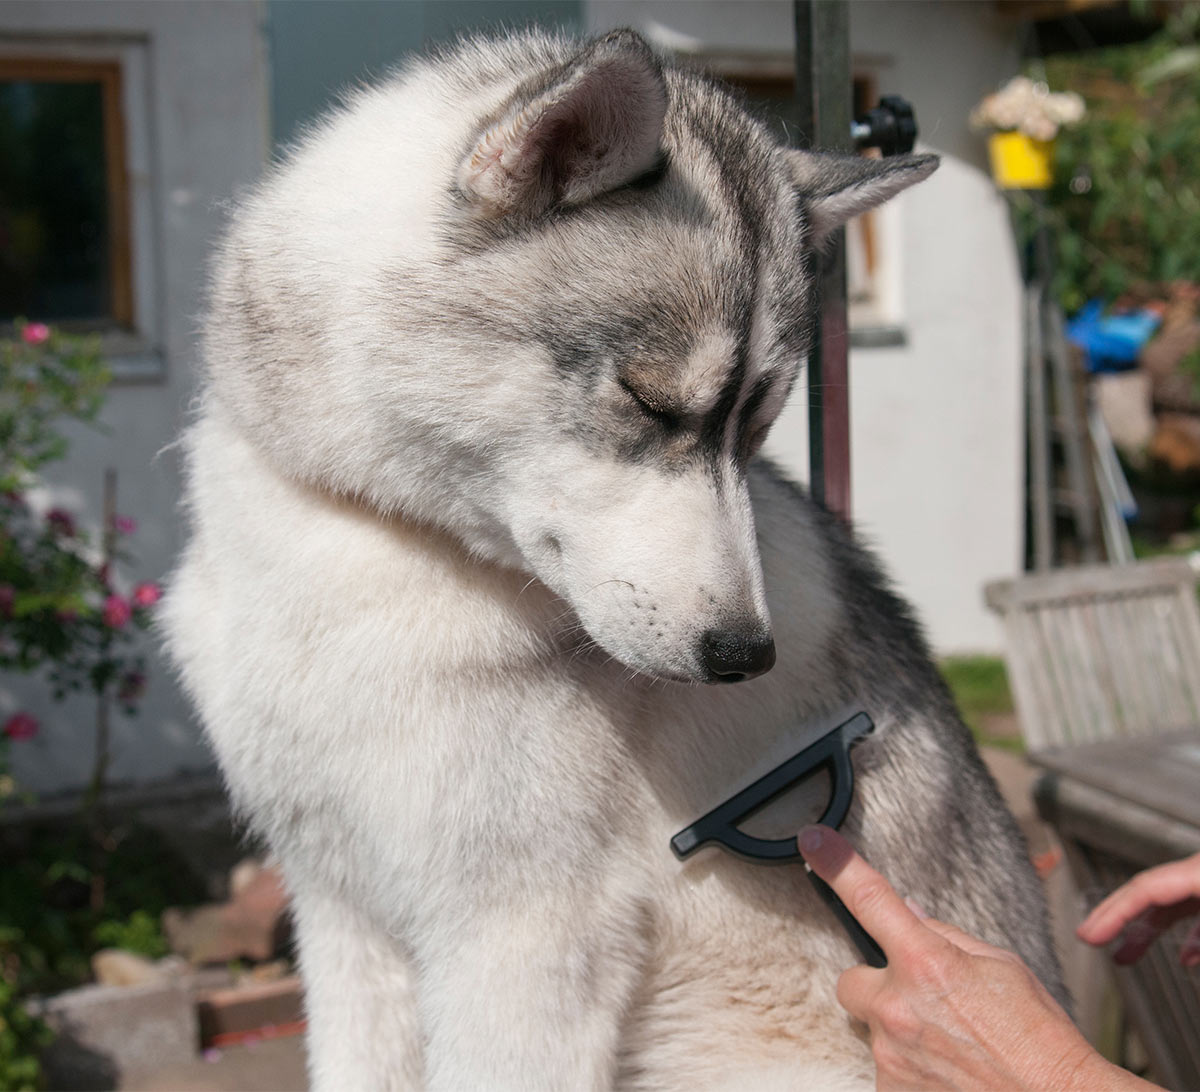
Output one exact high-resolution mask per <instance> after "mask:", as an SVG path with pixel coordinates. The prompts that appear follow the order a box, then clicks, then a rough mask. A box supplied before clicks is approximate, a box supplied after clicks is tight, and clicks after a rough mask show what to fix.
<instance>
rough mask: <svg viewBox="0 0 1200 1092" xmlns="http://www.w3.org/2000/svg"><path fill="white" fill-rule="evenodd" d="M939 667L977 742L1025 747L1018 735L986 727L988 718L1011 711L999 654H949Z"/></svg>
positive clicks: (1010, 692)
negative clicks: (995, 732)
mask: <svg viewBox="0 0 1200 1092" xmlns="http://www.w3.org/2000/svg"><path fill="white" fill-rule="evenodd" d="M938 668H939V670H940V671H941V673H942V678H943V679H945V680H946V684H947V685H948V686H949V687H950V691H951V693H953V694H954V700H955V702H957V703H958V708H959V711H960V712H961V713H962V715H963V720H965V721H966V722H967V727H968V728H970V729H971V732H972V734H973V735H974V736H975V739H976V741H977V742H979V743H981V744H987V745H988V746H990V747H1002V748H1004V749H1005V750H1009V751H1024V750H1025V744H1024V742H1023V741H1022V740H1021V738H1020V736H1012V735H996V734H993V733H991V732H989V731H988V727H987V726H988V720H989V719H990V718H992V717H995V716H1005V715H1011V714H1012V713H1013V712H1014V709H1013V698H1012V691H1011V690H1010V689H1009V686H1008V672H1007V671H1006V670H1005V669H1004V661H1003V660H1002V659H1001V658H1000V657H999V656H948V657H946V658H945V659H944V660H942V661H941V662H940V663H939V664H938Z"/></svg>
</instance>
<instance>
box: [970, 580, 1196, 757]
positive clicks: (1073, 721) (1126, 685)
mask: <svg viewBox="0 0 1200 1092" xmlns="http://www.w3.org/2000/svg"><path fill="white" fill-rule="evenodd" d="M984 594H985V597H986V599H987V604H988V606H989V607H991V608H992V610H994V611H996V612H997V613H998V614H999V615H1000V618H1001V622H1002V624H1003V626H1004V635H1005V659H1006V661H1007V663H1008V672H1009V680H1010V683H1011V685H1012V689H1013V697H1014V698H1015V700H1016V704H1017V713H1018V715H1019V717H1020V721H1021V732H1022V734H1023V735H1024V737H1025V742H1026V744H1027V745H1028V747H1029V749H1030V750H1034V751H1036V750H1041V749H1042V748H1045V747H1053V746H1060V745H1064V744H1070V743H1088V742H1093V741H1098V740H1102V739H1116V738H1121V737H1124V736H1143V735H1160V734H1162V733H1164V732H1171V731H1175V730H1177V729H1180V728H1186V727H1188V726H1192V725H1198V724H1200V607H1198V606H1197V601H1196V574H1195V573H1194V572H1193V571H1192V568H1191V566H1190V565H1189V564H1188V563H1187V562H1186V561H1183V560H1177V559H1169V560H1162V561H1147V562H1141V563H1138V564H1134V565H1125V566H1119V567H1114V566H1107V565H1089V566H1086V567H1081V568H1075V569H1061V570H1058V571H1055V572H1051V573H1041V574H1037V575H1032V576H1025V577H1019V578H1018V579H1016V580H1002V581H997V582H996V583H993V584H989V585H988V586H987V588H986V589H985V593H984Z"/></svg>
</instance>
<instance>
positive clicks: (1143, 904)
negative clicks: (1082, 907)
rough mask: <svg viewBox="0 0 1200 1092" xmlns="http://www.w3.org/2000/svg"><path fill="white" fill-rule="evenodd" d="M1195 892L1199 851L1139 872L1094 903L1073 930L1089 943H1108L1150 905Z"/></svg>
mask: <svg viewBox="0 0 1200 1092" xmlns="http://www.w3.org/2000/svg"><path fill="white" fill-rule="evenodd" d="M1198 895H1200V854H1197V855H1195V856H1193V857H1188V858H1185V859H1184V860H1181V861H1171V862H1169V863H1167V864H1163V865H1158V866H1157V867H1155V868H1151V869H1148V870H1147V871H1145V872H1139V873H1138V874H1137V875H1136V876H1134V877H1133V879H1132V880H1130V881H1129V882H1128V883H1125V884H1122V886H1120V887H1118V888H1117V890H1116V891H1114V892H1113V893H1112V894H1111V895H1109V896H1108V898H1106V899H1105V900H1104V901H1103V902H1101V903H1100V904H1099V905H1098V906H1096V907H1095V909H1093V910H1092V912H1091V913H1090V914H1089V915H1088V916H1087V918H1086V919H1084V921H1083V922H1082V923H1081V924H1080V926H1079V928H1078V929H1077V930H1076V934H1077V935H1078V936H1079V938H1080V939H1081V940H1086V941H1087V942H1088V943H1089V944H1107V943H1108V942H1109V941H1110V940H1112V939H1113V937H1115V936H1116V935H1117V934H1118V933H1119V932H1120V931H1121V930H1122V929H1123V928H1124V927H1125V926H1126V925H1127V924H1128V923H1129V922H1130V921H1132V920H1133V919H1134V918H1136V917H1137V916H1138V915H1139V914H1142V913H1143V912H1145V911H1147V910H1149V909H1150V908H1151V907H1154V906H1163V907H1166V906H1172V905H1174V904H1176V903H1184V902H1186V901H1188V900H1189V899H1192V898H1195V897H1196V896H1198Z"/></svg>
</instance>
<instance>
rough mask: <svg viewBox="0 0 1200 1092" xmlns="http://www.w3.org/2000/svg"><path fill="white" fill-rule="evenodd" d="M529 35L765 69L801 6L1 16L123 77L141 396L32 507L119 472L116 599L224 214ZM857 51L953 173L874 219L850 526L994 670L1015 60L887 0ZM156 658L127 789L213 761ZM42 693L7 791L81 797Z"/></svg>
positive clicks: (186, 387)
mask: <svg viewBox="0 0 1200 1092" xmlns="http://www.w3.org/2000/svg"><path fill="white" fill-rule="evenodd" d="M531 20H536V21H538V22H541V23H542V24H543V25H549V26H553V27H558V28H560V29H565V30H583V29H589V30H602V29H608V28H610V27H614V26H620V25H632V26H635V27H639V28H640V29H642V30H645V31H647V32H650V33H651V36H654V37H657V38H658V39H659V41H661V42H664V43H667V44H670V45H672V46H677V47H678V46H682V47H684V48H691V47H696V46H700V47H703V46H709V47H712V48H718V47H719V48H721V49H724V50H727V51H747V52H763V53H767V54H775V55H778V51H779V50H780V49H781V48H783V49H785V50H786V48H787V43H789V42H790V40H791V4H790V2H789V0H741V2H740V3H737V4H727V3H724V2H712V3H709V2H699V0H689V2H687V3H678V2H674V0H650V2H636V3H635V2H632V0H537V2H533V3H526V2H524V0H501V2H495V3H488V2H484V0H450V2H445V3H424V4H378V3H371V2H367V0H336V2H335V0H309V2H306V3H289V2H282V3H280V2H268V3H256V2H248V0H189V2H188V3H165V2H158V0H144V2H143V0H106V2H105V3H96V2H92V0H59V2H56V3H54V4H48V3H44V2H42V0H6V2H5V3H4V4H2V5H0V50H5V51H7V52H10V53H12V52H22V51H26V50H33V51H40V52H41V53H42V54H45V53H47V52H50V53H58V52H64V53H66V54H68V55H86V56H116V57H120V58H123V59H126V60H127V61H128V62H129V64H130V68H129V72H130V75H131V79H130V80H129V81H128V83H127V88H126V97H127V100H128V104H129V109H130V110H131V111H132V112H133V113H134V114H135V115H137V124H136V125H134V126H132V127H131V131H130V154H129V159H130V167H131V170H132V172H133V180H132V181H133V185H134V188H135V190H136V191H137V208H136V209H135V219H136V220H137V221H138V224H139V227H138V231H137V237H136V240H135V262H136V263H138V268H139V269H140V271H141V275H142V286H141V288H140V289H139V294H138V300H139V309H140V310H139V314H138V325H139V329H140V331H141V334H140V337H139V338H137V339H135V341H134V343H133V344H132V346H130V345H124V346H121V347H120V352H121V360H122V362H123V365H124V368H123V370H124V372H125V375H126V377H127V378H126V379H125V380H124V381H122V382H121V383H120V384H118V386H117V387H116V388H115V389H114V390H113V392H112V394H111V397H110V398H109V401H108V404H107V406H106V408H105V411H104V415H103V424H104V426H105V430H104V431H103V432H97V431H94V430H88V429H76V430H74V432H73V448H72V452H71V456H70V458H69V459H68V460H67V461H66V462H65V463H64V464H62V465H61V466H60V467H57V468H56V469H55V471H54V473H53V475H52V483H51V489H50V492H49V494H48V495H47V496H45V497H44V498H42V501H43V503H45V504H47V505H48V504H50V503H56V504H64V505H66V506H68V507H70V508H72V509H73V510H75V511H78V512H82V513H83V514H84V515H85V517H86V520H87V522H90V523H91V525H92V526H93V527H96V526H98V524H99V513H100V509H101V496H100V494H101V483H102V478H103V470H104V468H105V467H114V468H116V470H117V471H118V474H119V493H120V496H119V504H118V508H119V510H120V511H121V512H122V513H125V514H128V515H131V516H133V517H134V518H135V519H137V520H138V522H139V530H138V532H137V534H136V535H135V536H133V538H132V539H131V540H130V543H129V547H130V552H131V554H132V555H133V560H132V561H131V562H130V564H129V565H127V566H126V569H125V574H126V576H127V578H128V579H130V580H142V579H161V578H162V577H163V576H164V575H165V574H166V573H167V572H168V571H169V569H170V566H171V564H172V562H173V559H174V557H175V556H176V554H177V552H178V550H179V548H180V546H181V544H182V541H183V521H182V516H181V513H180V512H179V511H178V501H179V496H180V472H179V459H178V455H177V453H176V452H175V451H174V450H173V449H172V447H171V444H172V442H173V441H174V439H175V438H176V437H177V436H178V434H179V432H180V431H181V429H182V428H183V426H184V424H185V422H186V420H187V413H188V407H189V403H190V401H191V399H192V397H193V394H194V391H195V368H196V359H195V331H196V328H197V324H198V317H199V315H200V313H201V311H202V307H203V283H204V275H203V270H204V264H205V261H206V257H207V254H208V252H209V250H210V248H211V245H212V242H213V239H214V237H215V235H216V234H217V233H218V232H219V230H220V226H221V224H222V220H223V216H224V210H225V209H226V208H227V207H228V202H229V201H230V199H231V198H233V197H234V196H236V194H237V193H238V191H239V190H240V189H242V188H243V187H245V186H246V185H248V184H249V183H251V182H252V181H253V180H254V178H255V177H256V176H257V174H258V172H259V171H260V169H261V167H262V164H263V163H264V162H265V161H266V160H267V158H268V157H269V155H270V154H271V149H272V147H273V145H275V144H276V143H279V142H285V141H286V140H288V139H290V138H292V137H293V136H294V135H295V134H296V132H297V130H298V127H299V126H301V125H302V124H303V123H304V121H306V120H307V119H309V118H311V117H312V116H314V115H315V114H316V113H318V112H319V111H320V110H322V109H324V108H325V107H326V106H327V105H328V104H329V103H330V102H332V101H333V100H334V99H335V97H336V94H337V92H338V90H339V89H340V88H343V87H345V86H347V85H349V84H351V83H353V82H354V81H355V80H357V79H361V78H370V77H371V76H372V75H374V74H378V73H379V72H381V71H382V70H384V69H386V68H387V67H388V66H389V65H390V64H391V62H392V61H393V60H395V59H398V58H400V57H401V56H402V55H403V54H404V53H405V52H406V51H408V50H411V49H415V48H418V47H421V46H423V45H425V44H427V43H429V42H431V41H436V40H439V39H444V38H446V37H449V36H452V35H453V34H454V33H457V32H458V31H460V30H463V29H469V28H471V27H473V26H479V25H492V26H495V25H498V24H507V25H523V24H525V23H527V22H529V21H531ZM852 44H853V51H854V55H855V58H856V61H857V62H858V63H859V64H860V65H862V64H865V65H867V66H868V67H869V68H870V69H871V70H872V71H874V72H875V73H876V74H877V76H878V80H879V88H880V91H881V92H883V91H888V90H893V89H894V90H896V91H899V92H900V93H903V94H905V95H907V96H908V97H909V98H910V99H912V100H913V102H914V103H915V104H916V107H917V113H918V117H919V119H920V121H921V124H922V132H923V142H924V144H925V145H926V146H928V147H931V148H934V149H936V150H938V151H940V152H942V153H943V155H944V156H945V163H944V166H943V168H942V170H941V171H940V172H939V173H938V175H936V176H935V177H934V179H933V180H931V181H930V182H929V183H927V184H925V185H924V186H922V187H920V188H918V189H917V190H915V191H913V192H912V193H910V194H907V195H905V196H904V197H903V198H901V199H900V200H899V201H897V202H896V203H895V204H894V206H893V207H891V208H890V209H889V210H887V211H886V212H885V213H884V216H883V218H882V223H881V230H882V232H883V236H884V238H885V240H886V241H887V244H888V245H887V248H886V250H887V254H888V257H887V262H888V264H889V270H890V271H889V275H888V277H887V278H885V280H886V292H885V295H886V305H887V309H888V310H889V311H890V312H891V314H892V317H893V318H894V320H895V322H896V324H897V325H898V327H899V328H900V329H902V331H903V332H904V335H905V337H906V339H907V344H906V345H904V346H902V347H898V348H888V349H867V348H855V349H854V350H853V353H852V358H851V376H852V384H853V389H852V405H853V445H854V492H855V515H856V519H857V521H858V523H859V526H860V528H861V529H862V530H863V531H864V532H865V534H866V535H867V537H868V538H869V539H871V540H872V541H873V542H874V543H875V544H876V546H877V547H878V548H879V550H880V552H881V553H882V554H883V556H884V558H885V560H886V562H887V564H888V566H889V568H890V569H891V571H892V572H893V573H894V574H895V576H896V577H897V580H898V582H899V584H900V586H901V588H902V589H903V590H904V591H905V593H906V594H907V595H908V596H909V597H910V598H911V599H913V600H914V602H915V603H916V604H917V606H918V608H919V609H920V611H921V613H922V615H923V616H924V618H925V619H926V621H927V623H928V624H929V627H930V630H931V633H932V635H933V637H934V640H935V642H936V644H937V645H938V647H939V648H941V649H943V650H949V649H962V648H991V647H995V646H996V644H997V635H996V631H995V629H994V628H993V626H992V624H991V622H990V619H988V618H987V616H986V615H985V613H984V611H983V609H982V606H981V605H980V595H979V586H980V584H981V582H982V581H983V580H984V579H986V578H988V577H992V576H995V575H1000V574H1004V573H1009V572H1013V571H1015V570H1016V568H1017V567H1018V560H1019V540H1020V519H1019V513H1020V493H1021V491H1020V464H1021V460H1020V452H1019V439H1020V429H1019V343H1018V329H1019V324H1018V303H1019V297H1018V282H1017V276H1016V270H1015V261H1014V258H1013V255H1012V248H1011V245H1010V243H1009V238H1008V234H1007V225H1006V220H1005V210H1004V207H1003V204H1002V202H1001V201H1000V200H999V199H998V198H997V197H996V195H995V194H994V192H993V191H992V188H991V186H990V184H989V183H988V181H987V179H986V177H985V175H984V173H983V169H982V160H981V152H982V149H981V145H980V143H979V141H978V140H977V138H976V137H975V136H974V135H972V134H970V133H969V132H968V131H967V129H966V114H967V111H968V110H969V108H970V106H971V105H972V104H973V103H974V102H975V101H976V100H977V99H978V98H979V97H980V96H981V95H982V94H983V93H984V92H985V91H987V90H989V89H990V88H992V87H993V86H994V85H995V84H996V83H997V82H999V81H1000V80H1001V79H1003V78H1004V77H1005V76H1007V75H1008V74H1009V73H1010V72H1011V71H1012V70H1013V68H1014V66H1015V62H1016V54H1015V45H1014V42H1013V35H1012V34H1011V33H1010V32H1009V30H1008V29H1006V28H1005V27H1004V26H1003V25H1001V24H999V23H998V22H997V21H996V18H995V16H994V13H993V12H992V5H982V4H973V3H949V2H919V3H911V4H910V3H907V2H899V0H889V2H887V3H869V4H866V3H864V4H855V5H854V6H853V8H852ZM30 317H33V318H36V316H30ZM138 375H140V376H141V378H140V379H139V378H136V377H137V376H138ZM804 415H805V405H804V398H803V392H800V393H799V395H798V397H797V398H796V399H795V400H794V402H793V405H792V406H791V407H790V408H789V410H788V412H787V414H786V416H785V418H784V420H783V421H781V423H780V426H779V427H778V429H777V431H776V436H775V438H774V439H773V441H772V448H773V451H774V453H775V454H776V455H777V456H778V457H780V458H781V459H783V460H784V461H785V462H786V463H787V465H788V466H789V467H790V468H791V469H792V471H793V472H794V473H795V474H796V475H797V476H798V477H801V478H803V477H804V476H805V474H806V463H807V458H806V432H805V416H804ZM146 650H147V654H148V655H149V656H150V659H151V662H150V678H151V682H150V689H149V693H148V695H147V697H146V700H145V702H144V705H143V710H142V713H141V715H140V717H139V718H137V719H135V720H127V719H125V718H123V717H120V716H118V717H116V718H115V721H114V728H113V736H114V764H113V768H112V775H113V777H115V778H117V779H120V780H142V779H149V778H156V777H162V776H166V775H169V774H170V773H172V772H174V771H176V770H180V769H188V768H196V767H206V766H208V765H209V761H210V760H209V756H208V754H207V752H206V750H205V749H204V746H203V744H202V742H201V740H200V735H199V730H198V727H197V725H196V723H195V720H194V718H193V716H192V714H191V712H190V710H189V708H188V706H187V703H186V702H185V701H184V699H183V698H182V696H181V695H180V693H179V692H178V690H177V688H176V687H175V686H174V684H173V682H172V680H171V678H170V676H169V674H168V671H167V669H166V667H165V665H164V664H163V663H162V662H161V661H160V660H159V659H158V657H157V656H156V654H155V651H154V643H153V641H147V642H146ZM18 682H19V681H18ZM40 690H41V688H40V687H37V686H31V685H28V684H23V683H20V684H19V685H10V686H7V687H5V688H0V715H4V714H6V713H7V712H9V711H12V710H14V709H17V708H22V709H28V710H29V711H31V712H33V713H35V715H37V716H38V717H39V718H40V720H41V721H42V724H43V731H42V733H41V735H40V736H39V737H38V738H37V739H35V740H33V741H30V742H27V743H23V744H22V745H21V746H19V747H16V746H14V747H13V748H12V749H11V756H12V761H13V765H14V770H15V772H16V774H17V775H18V777H19V778H20V779H21V780H22V781H23V782H24V783H25V784H27V785H29V786H30V787H32V788H34V789H35V790H38V791H48V790H51V789H55V788H60V787H63V786H67V785H73V784H74V785H77V784H80V783H82V782H83V781H84V780H85V778H86V776H87V772H88V769H89V764H90V761H91V750H90V727H91V724H92V723H93V710H92V708H91V706H90V704H89V703H87V702H81V701H80V702H74V703H68V704H67V705H55V704H53V703H50V702H48V701H47V700H45V699H44V698H42V697H41V696H40Z"/></svg>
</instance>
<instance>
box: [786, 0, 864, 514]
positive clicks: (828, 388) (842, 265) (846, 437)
mask: <svg viewBox="0 0 1200 1092" xmlns="http://www.w3.org/2000/svg"><path fill="white" fill-rule="evenodd" d="M849 7H850V5H849V4H848V3H846V0H794V10H795V22H796V121H797V125H798V127H799V136H798V139H797V144H798V146H799V147H801V148H820V149H823V150H827V151H851V150H852V147H851V142H850V139H851V138H850V122H851V101H850V99H851V87H852V84H851V78H850V11H849ZM815 273H816V285H815V292H816V298H815V301H814V302H815V305H816V316H815V320H814V323H813V345H812V351H811V353H810V354H809V358H808V461H809V479H810V482H809V489H810V491H811V492H812V495H813V498H814V499H815V500H817V501H819V502H821V503H822V504H824V505H826V507H828V508H829V509H830V511H832V512H834V513H836V514H837V515H838V516H840V517H841V518H842V519H844V520H849V518H850V371H849V362H848V359H847V349H848V338H847V329H848V324H847V320H846V239H845V233H844V232H843V231H841V230H839V231H838V232H837V235H836V238H834V239H832V240H830V242H829V244H828V250H827V251H826V252H825V253H824V254H823V255H822V256H821V257H820V258H819V259H818V264H817V267H816V269H815Z"/></svg>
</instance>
